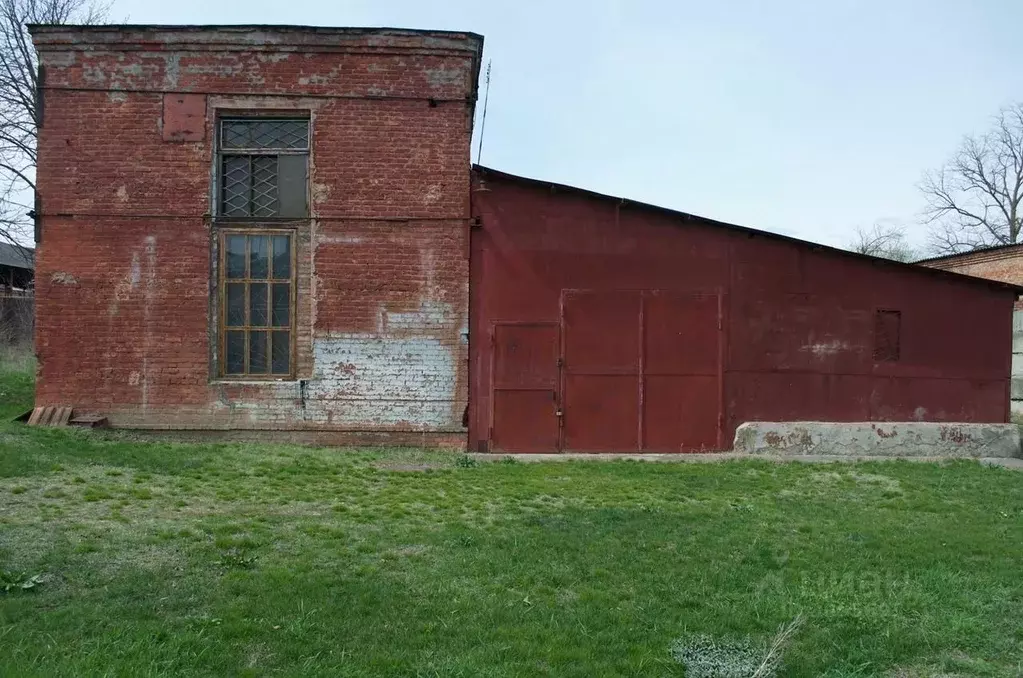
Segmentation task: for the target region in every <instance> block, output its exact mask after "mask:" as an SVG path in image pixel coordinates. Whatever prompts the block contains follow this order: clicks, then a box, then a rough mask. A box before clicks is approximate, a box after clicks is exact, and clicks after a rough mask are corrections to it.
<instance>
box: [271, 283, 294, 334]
mask: <svg viewBox="0 0 1023 678" xmlns="http://www.w3.org/2000/svg"><path fill="white" fill-rule="evenodd" d="M290 306H291V285H289V284H287V283H275V284H274V285H273V326H274V327H287V326H288V325H289V324H291V313H290V311H291V309H290V308H289V307H290Z"/></svg>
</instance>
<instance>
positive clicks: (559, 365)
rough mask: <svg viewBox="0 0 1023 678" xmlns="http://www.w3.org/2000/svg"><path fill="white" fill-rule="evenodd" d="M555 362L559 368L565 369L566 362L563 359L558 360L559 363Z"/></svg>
mask: <svg viewBox="0 0 1023 678" xmlns="http://www.w3.org/2000/svg"><path fill="white" fill-rule="evenodd" d="M555 362H556V364H557V366H558V367H564V365H565V361H564V360H563V359H562V358H558V359H557V361H555Z"/></svg>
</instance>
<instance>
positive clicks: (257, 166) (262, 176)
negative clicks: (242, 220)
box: [252, 155, 279, 217]
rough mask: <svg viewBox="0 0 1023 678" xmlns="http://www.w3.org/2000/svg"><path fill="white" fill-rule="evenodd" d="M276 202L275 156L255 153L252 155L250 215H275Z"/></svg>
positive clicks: (276, 211)
mask: <svg viewBox="0 0 1023 678" xmlns="http://www.w3.org/2000/svg"><path fill="white" fill-rule="evenodd" d="M278 212H279V210H278V204H277V156H276V155H257V156H253V157H252V216H254V217H272V216H276V215H277V213H278Z"/></svg>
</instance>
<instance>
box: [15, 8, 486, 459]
mask: <svg viewBox="0 0 1023 678" xmlns="http://www.w3.org/2000/svg"><path fill="white" fill-rule="evenodd" d="M33 32H34V37H35V40H36V44H37V46H38V48H39V50H40V55H41V61H42V63H43V65H44V67H45V88H44V120H43V125H42V129H41V133H40V140H39V171H38V184H39V192H40V197H41V200H42V213H43V217H42V233H43V236H42V242H41V243H40V246H39V253H38V263H37V299H38V322H37V330H36V350H37V353H38V357H39V374H38V382H37V402H38V404H39V405H56V404H66V405H72V406H74V407H75V408H76V410H80V411H94V412H98V413H102V414H105V415H107V416H109V417H110V419H111V421H112V423H114V424H115V425H120V426H131V427H148V428H216V429H291V430H304V431H338V432H370V433H371V434H372V435H374V436H378V437H377V438H374V440H394V441H399V442H400V441H403V440H410V441H414V442H418V441H420V440H421V435H422V433H423V432H429V433H434V434H438V435H443V436H444V437H445V438H446V439H447V440H449V441H450V440H457V439H460V437H461V435H462V431H463V428H462V414H463V409H464V407H465V403H466V397H467V396H466V382H467V377H466V354H467V345H466V344H467V341H466V335H465V332H466V324H467V315H468V309H467V305H468V301H467V298H468V289H467V287H468V243H467V218H468V212H469V197H468V196H469V192H468V191H469V142H470V134H471V124H472V114H473V103H474V98H475V79H476V77H477V74H478V60H479V50H480V48H481V44H480V42H481V39H480V38H479V37H478V36H473V35H470V34H451V33H415V32H403V31H369V30H367V31H359V30H344V29H336V30H333V31H331V30H273V31H269V32H264V31H259V30H249V29H214V30H188V29H180V30H165V29H137V28H132V27H128V28H124V29H105V30H104V29H68V28H59V27H51V28H42V27H40V28H35V29H34V31H33ZM185 93H187V94H191V95H198V96H193V97H188V98H183V97H181V96H180V95H181V94H185ZM165 111H171V112H172V113H165ZM175 111H185V112H186V113H187V112H189V111H191V112H195V111H198V115H197V117H195V119H189V118H188V116H187V115H180V114H178V113H175ZM260 111H275V112H280V111H299V112H302V113H304V114H308V115H309V116H310V121H311V122H310V125H311V151H310V170H309V171H310V176H309V186H310V206H311V217H310V219H308V220H307V221H303V222H302V223H300V224H298V225H297V226H294V228H295V232H296V255H297V269H296V270H297V288H298V289H297V307H296V310H295V314H296V348H297V356H296V365H297V379H295V380H294V381H270V380H266V381H251V382H237V381H234V382H232V381H225V380H220V379H218V378H217V377H216V375H215V374H213V373H211V369H212V368H211V364H212V361H213V347H214V346H215V341H216V334H215V327H214V326H213V325H211V317H212V316H211V290H215V289H216V286H215V282H214V281H215V278H216V275H217V272H216V258H215V256H214V253H213V248H214V244H215V238H214V233H215V229H216V228H217V226H216V224H215V222H214V221H213V220H212V219H211V218H210V216H209V215H210V214H211V213H212V211H213V206H212V205H211V171H212V168H213V166H214V153H215V149H214V146H213V138H214V125H215V121H216V119H217V116H218V114H220V113H222V112H231V113H237V112H246V113H258V112H260ZM182 130H184V131H182ZM182 139H184V140H182ZM381 435H382V436H385V437H384V438H379V436H381ZM452 436H453V437H452ZM353 439H354V438H353ZM338 440H343V438H339V439H338Z"/></svg>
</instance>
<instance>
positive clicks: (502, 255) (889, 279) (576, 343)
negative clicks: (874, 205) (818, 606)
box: [468, 167, 1020, 452]
mask: <svg viewBox="0 0 1023 678" xmlns="http://www.w3.org/2000/svg"><path fill="white" fill-rule="evenodd" d="M472 206H473V216H474V218H475V226H474V228H473V229H472V236H471V259H470V267H471V272H470V275H471V281H470V318H471V321H470V322H471V336H472V337H473V341H472V342H471V346H470V399H469V401H470V406H469V407H470V409H469V413H468V420H469V445H470V448H471V449H476V450H490V451H509V452H554V451H593V452H596V451H625V450H629V451H631V450H644V451H652V452H679V451H698V450H709V449H724V448H728V447H730V445H731V440H732V436H733V435H734V431H735V428H736V427H737V426H738V425H739V424H741V423H742V422H745V421H798V420H817V421H961V422H1004V421H1006V420H1007V418H1008V413H1009V362H1010V353H1009V351H1008V347H1009V343H1010V340H1011V329H1012V328H1011V319H1012V307H1013V303H1014V301H1015V299H1016V296H1017V293H1018V292H1019V291H1020V288H1018V287H1016V286H1013V285H1009V284H1004V283H998V282H993V281H984V280H978V279H975V278H970V277H967V276H960V275H956V274H952V273H948V272H945V271H939V270H935V269H926V268H919V267H914V266H911V265H905V264H898V263H895V262H889V261H885V260H879V259H874V258H871V257H865V256H862V255H856V254H852V253H849V252H845V251H841V250H836V249H832V248H828V247H825V246H821V245H815V244H812V243H807V242H804V241H800V240H796V239H793V238H788V237H784V236H779V235H774V234H770V233H765V232H762V231H756V230H753V229H748V228H743V227H738V226H732V225H728V224H723V223H721V222H715V221H712V220H709V219H704V218H701V217H696V216H693V215H689V214H685V213H682V212H676V211H672V210H667V209H663V208H658V207H654V206H650V205H644V204H639V203H634V202H631V201H627V200H624V199H620V198H613V197H610V196H605V195H600V194H596V193H592V192H589V191H584V190H581V189H577V188H572V187H568V186H562V185H558V184H552V183H550V182H542V181H536V180H532V179H526V178H523V177H516V176H513V175H509V174H505V173H502V172H497V171H495V170H491V169H487V168H483V167H476V168H475V171H474V175H473V193H472Z"/></svg>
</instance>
